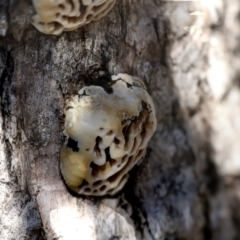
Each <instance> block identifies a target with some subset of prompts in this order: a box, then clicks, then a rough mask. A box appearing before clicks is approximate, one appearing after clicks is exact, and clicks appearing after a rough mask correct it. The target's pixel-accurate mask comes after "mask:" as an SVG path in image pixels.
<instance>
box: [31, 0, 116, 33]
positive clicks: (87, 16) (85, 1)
mask: <svg viewBox="0 0 240 240" xmlns="http://www.w3.org/2000/svg"><path fill="white" fill-rule="evenodd" d="M115 3H116V0H33V5H34V7H35V10H36V12H37V14H36V15H35V16H33V18H32V24H33V25H34V26H35V27H36V28H37V29H38V30H39V31H40V32H43V33H45V34H53V35H59V34H61V33H62V32H63V31H72V30H75V29H77V28H79V27H81V26H83V25H86V24H87V23H89V22H91V21H97V20H99V19H100V18H102V17H104V16H105V15H106V14H107V13H108V12H109V11H110V10H111V9H112V7H113V6H114V4H115Z"/></svg>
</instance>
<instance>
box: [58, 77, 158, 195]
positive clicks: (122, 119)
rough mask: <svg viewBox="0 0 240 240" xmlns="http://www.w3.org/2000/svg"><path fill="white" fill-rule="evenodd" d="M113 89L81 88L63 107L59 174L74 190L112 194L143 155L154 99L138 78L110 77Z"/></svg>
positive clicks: (153, 122) (150, 132)
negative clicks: (63, 119)
mask: <svg viewBox="0 0 240 240" xmlns="http://www.w3.org/2000/svg"><path fill="white" fill-rule="evenodd" d="M111 88H112V91H111V93H109V92H108V91H107V90H106V89H104V88H103V87H100V86H87V87H84V88H82V89H81V90H80V91H79V92H78V95H75V96H72V97H71V98H70V99H69V100H68V101H67V103H66V107H65V115H66V118H65V128H64V132H63V133H64V135H65V136H66V139H67V140H66V142H65V143H64V146H63V147H62V150H61V164H60V165H61V172H62V175H63V177H64V179H65V182H66V184H67V185H68V187H69V188H70V189H72V190H73V191H75V192H77V193H79V194H83V195H92V196H103V195H114V194H116V193H117V192H118V191H120V190H121V189H122V188H123V186H124V185H125V183H126V181H127V179H128V172H129V171H130V170H131V169H132V168H133V166H134V165H135V164H137V163H139V161H140V160H141V159H142V158H143V157H144V154H145V149H146V147H147V144H148V141H149V140H150V138H151V136H152V135H153V133H154V131H155V129H156V117H155V110H154V106H153V102H152V99H151V97H150V96H149V95H148V93H147V91H146V88H145V85H144V83H143V81H142V80H141V79H139V78H138V77H133V76H129V75H127V74H118V75H116V76H112V82H111Z"/></svg>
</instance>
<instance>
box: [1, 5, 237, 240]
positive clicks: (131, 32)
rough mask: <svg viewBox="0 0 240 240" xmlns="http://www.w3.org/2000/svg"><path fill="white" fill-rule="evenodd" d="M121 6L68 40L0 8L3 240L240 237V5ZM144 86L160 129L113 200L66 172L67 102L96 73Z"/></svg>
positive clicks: (26, 13)
mask: <svg viewBox="0 0 240 240" xmlns="http://www.w3.org/2000/svg"><path fill="white" fill-rule="evenodd" d="M209 2H210V3H208V1H198V2H196V1H194V2H182V1H160V0H152V1H151V0H144V1H139V0H132V1H130V0H122V1H118V2H117V4H116V6H115V7H114V8H113V9H112V11H111V12H110V13H109V14H108V15H107V16H106V17H105V18H103V19H101V20H100V21H98V22H92V23H90V24H88V25H86V26H85V27H82V28H80V29H78V30H76V31H72V32H64V33H63V34H61V35H60V36H51V35H44V34H42V33H40V32H38V31H37V30H36V29H35V28H34V27H33V26H32V25H31V24H30V19H31V16H32V15H33V14H34V9H33V7H32V5H31V3H30V1H27V0H22V1H19V2H18V1H15V0H12V1H8V2H7V1H4V0H2V1H1V2H0V35H2V36H0V99H1V101H0V109H1V111H0V124H1V128H0V142H1V143H0V189H1V197H0V216H1V221H0V239H5V240H8V239H9V240H10V239H18V240H23V239H24V240H26V239H31V240H32V239H38V240H39V239H48V240H53V239H64V240H65V239H66V240H77V239H84V240H88V239H90V240H108V239H109V240H110V239H112V240H113V239H121V240H125V239H129V240H134V239H137V240H139V239H143V240H148V239H149V240H152V239H157V240H160V239H179V240H180V239H189V240H192V239H194V240H203V239H214V240H237V239H240V213H239V210H238V207H239V204H240V147H239V143H240V120H239V119H240V108H239V104H240V68H239V66H240V47H239V46H240V45H239V42H240V3H239V1H237V0H236V1H234V0H232V1H229V0H217V1H212V2H211V1H209ZM95 68H97V69H100V70H104V71H107V72H109V73H111V74H112V75H113V74H117V73H128V74H130V75H136V76H139V77H141V78H142V79H143V80H144V82H145V83H146V85H147V88H148V92H149V94H150V95H151V96H152V98H153V101H154V104H155V108H156V113H157V120H158V127H157V131H156V132H155V134H154V136H153V138H152V140H151V141H150V144H149V146H148V149H147V155H146V157H145V158H144V160H143V162H142V164H141V165H140V166H138V167H135V168H134V169H133V170H132V171H131V173H130V176H131V177H130V179H129V181H128V183H127V185H126V186H125V188H124V189H123V191H121V192H120V193H119V194H118V195H117V196H115V197H111V198H110V197H104V198H89V197H88V198H86V197H83V196H76V195H74V194H72V193H70V192H69V191H68V189H67V188H66V186H65V185H64V182H63V179H62V177H61V174H60V169H59V153H60V149H61V145H62V143H63V135H62V119H63V106H64V101H65V100H66V98H67V97H68V96H69V95H71V94H75V93H76V92H77V91H78V90H79V89H80V88H81V87H82V86H84V84H86V83H87V80H88V79H87V77H88V76H89V74H91V73H92V72H93V69H95Z"/></svg>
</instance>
